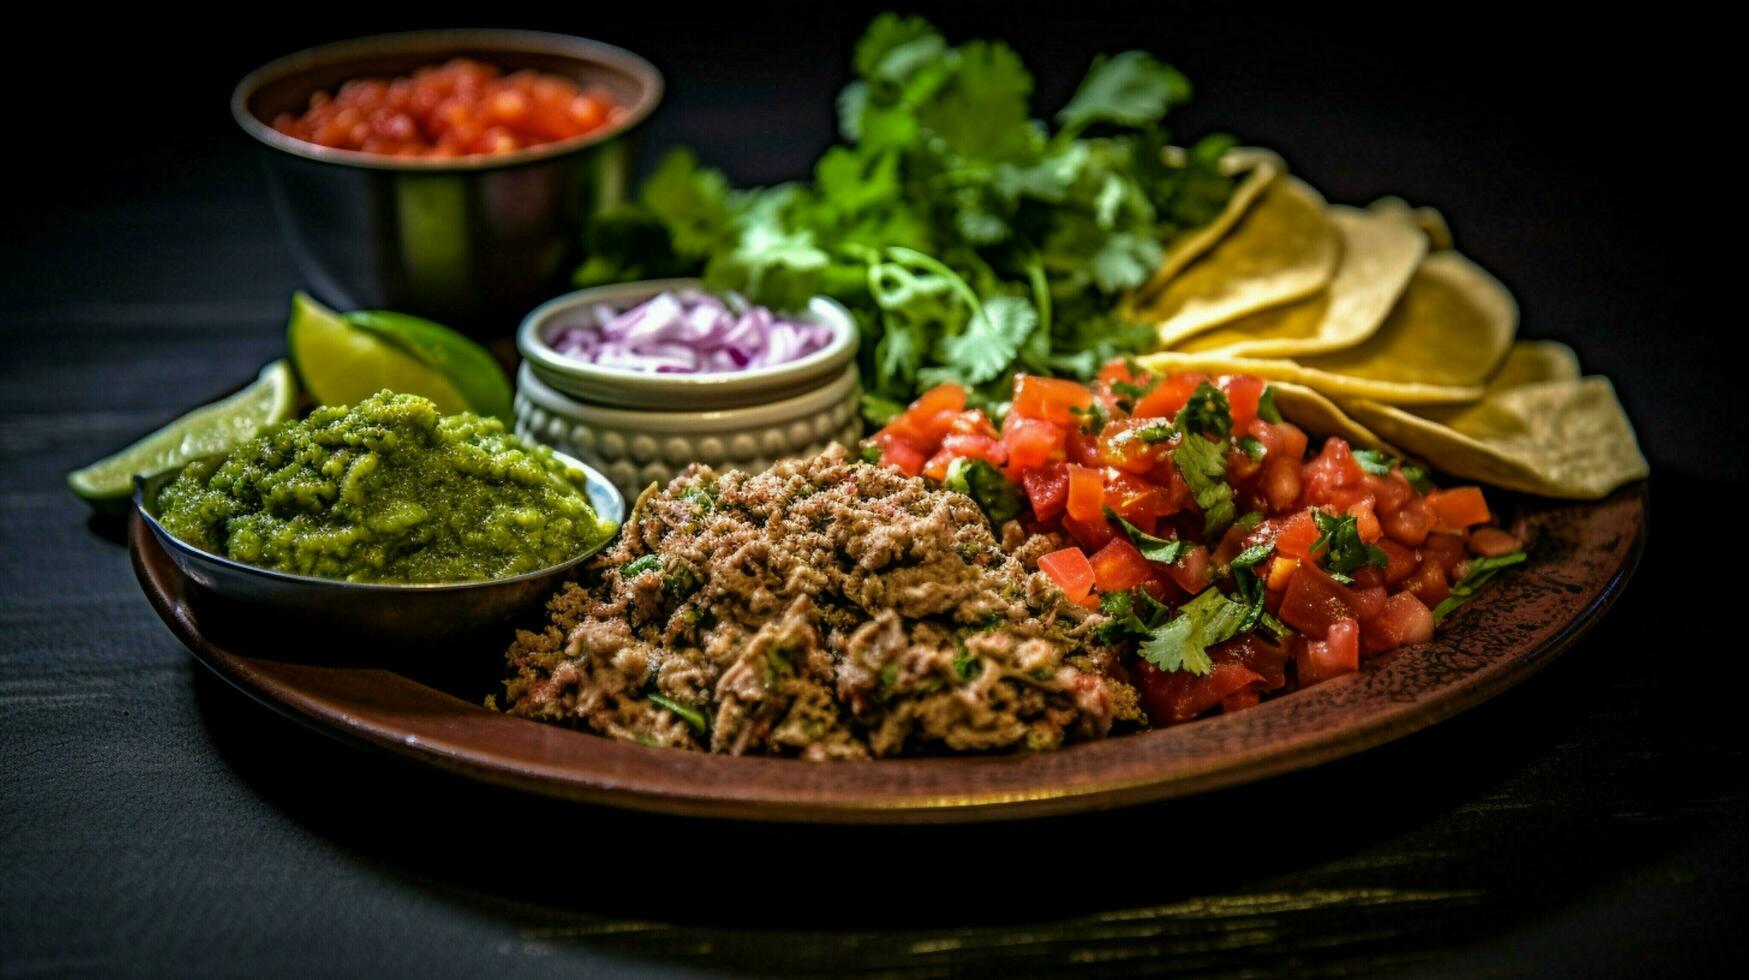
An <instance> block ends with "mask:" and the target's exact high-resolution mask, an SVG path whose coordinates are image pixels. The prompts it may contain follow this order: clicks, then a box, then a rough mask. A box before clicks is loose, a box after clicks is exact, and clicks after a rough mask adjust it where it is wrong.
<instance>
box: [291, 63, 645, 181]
mask: <svg viewBox="0 0 1749 980" xmlns="http://www.w3.org/2000/svg"><path fill="white" fill-rule="evenodd" d="M620 114H621V110H620V108H619V107H618V106H616V105H615V104H614V102H613V100H612V99H611V98H610V97H609V96H608V95H607V93H605V92H603V91H601V90H599V89H597V88H585V87H583V86H580V85H578V84H577V83H576V82H574V81H572V80H570V79H568V78H562V77H560V76H558V75H550V74H547V73H545V72H537V71H518V72H513V73H511V74H509V75H506V74H504V73H503V72H502V71H501V70H499V69H498V68H496V67H494V66H492V65H487V64H482V63H480V62H478V61H473V60H471V59H468V58H456V59H454V60H452V61H450V62H447V63H446V64H443V65H433V66H431V67H427V68H420V69H418V70H417V71H415V72H413V74H412V75H410V76H403V77H401V78H357V79H353V80H352V81H350V82H347V83H345V84H344V85H342V86H340V90H339V91H338V92H336V93H334V94H333V95H329V94H328V93H327V92H317V93H316V94H315V95H312V96H310V105H309V108H308V109H306V110H304V112H303V114H302V115H298V116H294V115H292V114H290V113H282V114H281V115H280V116H279V117H278V118H277V119H275V120H274V121H273V128H274V129H277V130H279V131H280V132H282V133H284V134H286V135H287V136H292V137H296V138H297V139H301V140H305V141H307V142H310V143H317V144H320V145H322V146H331V147H334V148H336V149H342V150H360V151H363V152H365V153H381V154H384V155H387V156H399V157H437V158H441V157H459V156H473V155H481V154H495V153H509V152H512V151H514V150H520V149H523V148H524V147H530V146H539V145H541V144H543V143H553V142H557V141H559V140H564V139H570V138H571V137H573V136H581V135H583V134H584V133H589V132H592V131H594V130H597V129H600V128H601V127H602V126H605V125H607V124H609V123H612V122H614V121H616V120H617V119H618V118H619V117H620Z"/></svg>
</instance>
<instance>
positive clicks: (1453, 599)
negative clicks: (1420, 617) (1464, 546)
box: [1433, 551, 1529, 623]
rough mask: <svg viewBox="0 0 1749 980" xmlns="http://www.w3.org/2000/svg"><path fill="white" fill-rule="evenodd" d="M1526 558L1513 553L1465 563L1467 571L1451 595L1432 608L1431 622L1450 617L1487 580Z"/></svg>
mask: <svg viewBox="0 0 1749 980" xmlns="http://www.w3.org/2000/svg"><path fill="white" fill-rule="evenodd" d="M1528 558H1529V556H1528V555H1526V554H1525V553H1524V552H1522V551H1514V552H1513V553H1511V554H1509V555H1501V556H1500V557H1498V558H1475V559H1472V560H1470V561H1469V562H1468V563H1466V566H1465V567H1466V569H1467V570H1466V571H1465V572H1464V577H1463V578H1461V579H1459V580H1458V581H1457V584H1455V585H1453V586H1452V587H1451V595H1448V596H1446V597H1445V599H1443V600H1442V601H1441V602H1440V603H1439V605H1437V606H1434V607H1433V621H1434V622H1436V623H1437V622H1440V621H1441V620H1443V619H1445V617H1447V616H1449V615H1451V612H1452V610H1454V609H1456V608H1457V607H1459V606H1461V605H1463V604H1464V601H1465V600H1466V599H1468V598H1469V597H1470V596H1473V595H1475V594H1476V591H1477V590H1478V589H1480V588H1481V587H1482V586H1484V585H1486V584H1488V580H1489V579H1492V578H1493V577H1494V576H1495V575H1497V574H1499V572H1500V570H1501V569H1503V568H1511V567H1512V566H1513V565H1520V564H1523V563H1524V562H1525V561H1526V560H1527V559H1528Z"/></svg>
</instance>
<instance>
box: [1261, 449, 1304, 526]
mask: <svg viewBox="0 0 1749 980" xmlns="http://www.w3.org/2000/svg"><path fill="white" fill-rule="evenodd" d="M1257 489H1258V491H1259V492H1260V493H1262V494H1263V500H1264V502H1265V503H1267V504H1268V505H1269V510H1270V513H1273V514H1281V513H1286V512H1287V511H1289V510H1291V509H1292V508H1293V505H1294V501H1296V500H1298V499H1300V460H1299V457H1297V456H1285V455H1284V456H1270V457H1268V458H1267V459H1265V460H1264V461H1263V470H1262V471H1261V473H1260V475H1259V476H1258V478H1257Z"/></svg>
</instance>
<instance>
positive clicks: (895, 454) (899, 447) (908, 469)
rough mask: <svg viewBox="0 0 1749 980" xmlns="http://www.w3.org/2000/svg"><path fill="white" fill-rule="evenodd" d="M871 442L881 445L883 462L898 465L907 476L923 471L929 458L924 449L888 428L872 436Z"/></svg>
mask: <svg viewBox="0 0 1749 980" xmlns="http://www.w3.org/2000/svg"><path fill="white" fill-rule="evenodd" d="M869 442H871V443H873V444H874V445H876V446H878V447H880V450H881V462H882V463H885V464H887V465H888V466H896V467H898V468H899V470H900V472H902V473H904V474H905V475H906V476H916V475H917V474H919V473H921V472H923V464H924V462H925V461H926V460H927V459H928V458H929V457H928V456H927V455H925V454H924V452H923V451H922V450H920V449H918V448H917V447H916V446H913V445H911V443H909V442H907V441H906V440H905V439H903V438H901V437H900V436H898V435H896V434H895V433H893V432H890V431H888V430H887V429H882V430H880V431H879V432H876V433H875V434H874V435H872V436H870V437H869Z"/></svg>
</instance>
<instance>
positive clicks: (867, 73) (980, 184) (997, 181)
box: [576, 14, 1232, 423]
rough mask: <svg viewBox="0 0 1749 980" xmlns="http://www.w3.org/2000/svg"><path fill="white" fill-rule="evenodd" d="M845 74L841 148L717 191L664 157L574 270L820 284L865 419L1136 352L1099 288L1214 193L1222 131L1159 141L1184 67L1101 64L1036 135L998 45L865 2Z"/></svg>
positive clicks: (800, 295)
mask: <svg viewBox="0 0 1749 980" xmlns="http://www.w3.org/2000/svg"><path fill="white" fill-rule="evenodd" d="M854 64H855V72H856V79H855V80H854V81H852V82H851V83H850V84H849V85H848V86H847V87H846V88H845V89H844V90H843V92H841V93H840V94H839V96H838V103H837V104H838V114H839V131H840V134H841V136H842V139H843V142H842V143H841V144H840V145H837V146H834V147H832V148H831V149H829V150H827V151H826V153H825V154H824V155H823V156H822V157H821V158H820V159H819V161H818V162H817V163H816V164H815V166H814V173H813V179H812V181H811V182H808V183H790V184H781V185H778V186H775V187H768V188H760V189H754V190H735V189H733V188H731V187H730V186H729V183H728V181H727V180H726V179H725V178H724V177H723V175H722V174H721V173H719V172H717V171H715V170H711V169H708V168H705V167H702V166H700V165H699V163H698V161H697V160H696V159H695V158H694V157H693V156H692V155H691V154H689V153H687V152H686V151H684V150H680V151H676V152H674V153H672V154H671V155H670V156H668V157H667V158H666V159H665V160H664V161H663V162H662V164H661V165H660V167H659V168H658V169H657V170H656V171H655V173H654V174H653V175H652V176H651V177H650V178H649V180H648V181H646V183H645V184H644V185H643V187H642V189H641V190H640V192H639V194H638V197H637V199H636V200H635V201H633V202H630V203H628V204H625V205H622V206H620V207H618V208H615V209H613V210H611V211H609V212H608V213H606V214H605V215H602V216H601V217H600V218H598V219H597V220H596V221H595V222H594V223H593V224H592V226H591V228H590V230H589V232H588V240H587V241H586V245H587V248H588V255H589V258H588V260H587V261H586V262H585V263H584V265H583V266H582V267H581V268H580V269H578V270H577V274H576V281H577V282H578V283H579V284H581V285H593V284H597V283H604V282H615V281H621V280H626V279H638V278H651V277H657V276H673V275H691V274H702V275H703V276H704V278H705V280H706V284H707V285H708V286H710V287H711V288H715V289H733V290H738V291H740V292H743V293H745V294H747V295H748V296H749V297H751V298H752V299H753V300H754V301H756V302H759V303H763V304H765V305H768V306H772V307H775V308H795V307H798V306H800V305H802V304H803V303H804V302H805V301H806V299H807V298H808V297H809V296H812V295H814V294H817V293H824V294H826V295H829V296H832V297H833V298H835V299H837V300H838V301H839V302H841V303H843V304H844V305H845V306H846V307H847V308H849V309H850V310H851V311H852V313H853V314H854V315H855V317H856V319H857V322H858V325H859V326H860V328H861V330H862V350H861V354H860V357H861V360H860V366H861V369H862V377H863V387H864V389H865V391H866V392H867V395H866V396H865V404H864V409H865V414H866V415H868V416H869V418H870V419H871V421H874V422H877V423H878V422H883V421H885V420H886V419H887V418H888V417H890V416H891V415H893V414H895V413H896V412H897V411H898V410H899V409H900V408H901V407H902V406H903V405H904V404H905V403H906V402H908V401H910V400H911V399H912V398H913V397H914V396H915V395H916V393H917V392H918V391H919V390H921V389H923V388H926V387H929V386H931V385H934V384H938V383H941V382H947V381H951V382H956V383H959V384H962V385H965V386H966V387H967V388H968V389H970V390H971V392H972V395H973V400H974V402H975V403H977V404H982V405H986V406H993V405H997V404H999V403H1001V402H1002V401H1004V400H1005V398H1006V394H1007V392H1008V390H1009V388H1010V383H1011V379H1012V376H1013V374H1014V373H1015V372H1016V371H1028V372H1033V373H1041V374H1073V375H1077V376H1080V377H1086V376H1088V375H1090V374H1091V373H1092V372H1093V371H1094V370H1095V369H1096V368H1097V366H1098V365H1099V364H1100V363H1102V362H1103V361H1105V360H1107V359H1109V358H1111V357H1114V356H1117V355H1119V354H1122V353H1125V352H1129V351H1134V350H1139V349H1142V348H1144V347H1145V346H1147V345H1148V343H1149V341H1150V340H1151V331H1150V329H1149V328H1148V327H1147V326H1145V325H1143V324H1136V323H1127V322H1124V321H1123V320H1122V319H1121V318H1120V317H1119V315H1118V314H1117V313H1116V312H1115V307H1116V299H1117V297H1118V295H1119V294H1121V293H1122V292H1124V291H1125V290H1128V289H1132V288H1135V287H1137V286H1140V285H1141V284H1142V283H1144V282H1145V281H1146V280H1147V279H1148V277H1149V276H1150V275H1151V274H1152V273H1153V271H1154V270H1155V268H1157V267H1158V266H1159V264H1160V261H1161V258H1162V256H1163V254H1164V249H1165V246H1166V245H1167V244H1168V243H1170V242H1171V241H1172V240H1173V239H1174V238H1176V237H1177V236H1178V235H1180V234H1182V233H1183V232H1185V231H1187V230H1190V229H1192V228H1196V227H1198V226H1201V225H1203V224H1206V223H1207V222H1208V221H1210V220H1212V219H1213V218H1214V217H1215V216H1216V215H1217V214H1219V213H1220V210H1221V208H1222V207H1224V206H1225V204H1226V201H1227V198H1228V196H1229V195H1230V193H1231V191H1232V183H1231V181H1230V179H1229V178H1227V177H1226V176H1224V175H1223V174H1222V173H1221V171H1220V168H1219V160H1220V157H1221V155H1222V154H1223V153H1225V151H1226V150H1227V149H1228V148H1229V147H1230V146H1231V145H1232V140H1231V139H1230V138H1227V137H1223V136H1213V137H1209V138H1206V139H1204V140H1202V141H1200V142H1198V143H1196V144H1195V145H1194V146H1193V147H1191V148H1190V150H1189V151H1188V152H1186V153H1180V154H1173V153H1171V151H1169V150H1168V143H1167V132H1166V129H1165V128H1164V126H1163V125H1162V121H1163V120H1164V118H1165V116H1166V113H1167V111H1168V110H1170V109H1171V108H1172V107H1173V106H1176V105H1180V104H1182V103H1184V102H1185V101H1187V100H1188V99H1189V97H1190V85H1189V83H1188V82H1187V81H1186V80H1185V78H1184V76H1182V75H1180V74H1179V73H1178V72H1177V71H1176V70H1174V69H1173V68H1171V67H1170V66H1168V65H1166V64H1163V63H1161V62H1159V61H1157V60H1155V59H1154V58H1152V57H1150V56H1149V55H1147V54H1145V53H1143V52H1140V51H1129V52H1125V53H1123V54H1119V55H1116V56H1113V57H1110V58H1101V59H1099V60H1097V61H1095V62H1094V64H1093V66H1092V67H1091V68H1090V69H1089V71H1088V73H1087V75H1086V77H1085V78H1084V79H1083V80H1082V82H1081V85H1080V87H1079V89H1078V90H1077V91H1076V92H1075V95H1074V97H1073V98H1071V99H1070V100H1069V104H1068V105H1066V106H1064V107H1063V108H1062V110H1061V111H1059V112H1058V113H1057V114H1056V116H1055V123H1056V126H1055V128H1054V130H1053V128H1052V127H1051V126H1049V125H1047V124H1045V123H1043V122H1040V121H1038V120H1035V119H1033V118H1032V115H1031V108H1030V98H1031V95H1032V76H1031V75H1030V74H1029V73H1028V72H1027V71H1026V68H1025V66H1024V65H1022V64H1021V62H1020V59H1019V57H1018V56H1016V55H1015V53H1014V51H1013V50H1012V49H1010V48H1009V47H1008V46H1007V45H1005V44H1002V43H1001V42H999V41H970V42H967V43H965V44H961V45H959V46H957V47H954V46H950V45H949V44H948V43H947V41H946V39H945V38H943V37H942V35H941V34H940V32H938V31H937V30H936V29H935V28H934V27H933V26H931V25H930V24H929V23H928V22H927V21H924V20H922V19H921V18H917V17H901V16H898V15H895V14H883V15H881V16H880V17H877V18H876V19H875V20H874V22H873V23H872V24H870V25H869V28H868V31H867V33H866V34H865V35H864V36H863V38H862V40H861V41H860V42H858V44H857V45H856V51H855V58H854Z"/></svg>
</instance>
